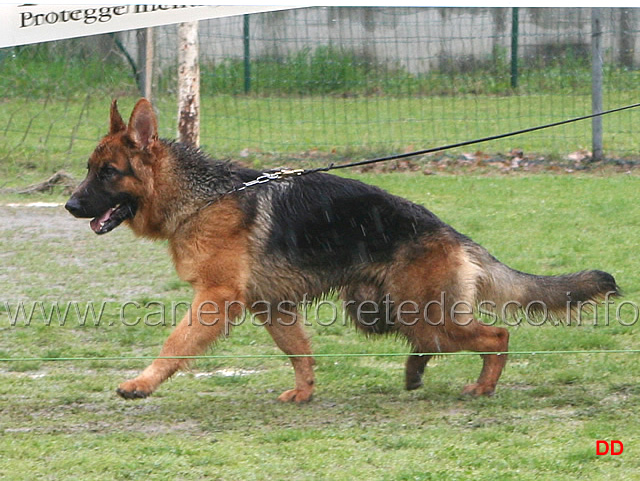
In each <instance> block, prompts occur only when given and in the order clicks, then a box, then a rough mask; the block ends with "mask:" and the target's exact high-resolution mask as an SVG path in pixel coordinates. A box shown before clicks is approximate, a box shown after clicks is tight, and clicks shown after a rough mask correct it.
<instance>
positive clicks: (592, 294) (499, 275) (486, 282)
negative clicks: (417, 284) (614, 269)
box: [465, 244, 621, 317]
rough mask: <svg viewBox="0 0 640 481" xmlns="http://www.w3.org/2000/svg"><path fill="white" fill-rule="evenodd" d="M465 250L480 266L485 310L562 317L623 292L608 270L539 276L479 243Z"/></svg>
mask: <svg viewBox="0 0 640 481" xmlns="http://www.w3.org/2000/svg"><path fill="white" fill-rule="evenodd" d="M465 250H466V252H467V255H468V259H469V260H470V261H471V262H472V263H474V264H475V265H476V267H477V269H476V272H477V273H478V276H477V278H476V303H477V304H478V305H479V307H480V308H481V309H482V310H484V311H485V312H494V313H496V314H498V315H499V316H501V317H509V316H513V315H515V313H516V312H517V311H525V313H526V314H527V315H533V316H549V317H559V316H562V315H566V314H567V313H571V312H574V311H576V310H578V309H582V307H583V306H587V307H593V306H595V303H596V302H597V301H599V300H602V299H608V298H611V297H616V296H619V295H621V292H620V289H619V287H618V285H617V283H616V281H615V279H614V277H613V276H612V275H611V274H609V273H608V272H603V271H599V270H587V271H581V272H576V273H573V274H564V275H557V276H539V275H534V274H527V273H525V272H521V271H518V270H515V269H512V268H510V267H509V266H507V265H505V264H503V263H502V262H500V261H499V260H498V259H496V258H495V257H493V256H492V255H491V254H490V253H489V252H487V251H486V250H485V249H484V248H483V247H482V246H479V245H477V244H473V245H467V246H466V249H465Z"/></svg>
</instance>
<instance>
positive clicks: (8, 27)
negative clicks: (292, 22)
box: [0, 4, 292, 48]
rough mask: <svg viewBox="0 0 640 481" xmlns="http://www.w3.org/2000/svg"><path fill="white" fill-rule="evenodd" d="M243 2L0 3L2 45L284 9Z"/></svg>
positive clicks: (0, 45) (0, 44)
mask: <svg viewBox="0 0 640 481" xmlns="http://www.w3.org/2000/svg"><path fill="white" fill-rule="evenodd" d="M287 8H292V7H282V6H280V7H276V6H244V5H217V6H214V5H207V6H196V5H194V6H190V5H107V6H98V5H91V6H83V5H33V4H31V5H30V4H26V5H6V4H5V5H0V26H1V27H2V28H1V29H0V48H2V47H11V46H13V45H25V44H28V43H37V42H47V41H49V40H61V39H64V38H73V37H84V36H87V35H97V34H99V33H109V32H118V31H121V30H131V29H136V28H144V27H156V26H158V25H168V24H172V23H181V22H193V21H195V20H203V19H207V18H217V17H229V16H231V15H242V14H245V13H258V12H268V11H273V10H284V9H287Z"/></svg>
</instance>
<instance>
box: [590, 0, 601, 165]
mask: <svg viewBox="0 0 640 481" xmlns="http://www.w3.org/2000/svg"><path fill="white" fill-rule="evenodd" d="M602 109H603V106H602V10H601V9H600V8H592V9H591V113H594V114H596V113H600V112H602ZM591 151H592V160H594V161H596V160H602V154H603V148H602V117H594V118H593V119H591Z"/></svg>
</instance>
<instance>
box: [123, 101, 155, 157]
mask: <svg viewBox="0 0 640 481" xmlns="http://www.w3.org/2000/svg"><path fill="white" fill-rule="evenodd" d="M127 133H128V134H129V137H130V138H131V140H133V142H134V143H135V144H136V146H138V148H141V149H146V148H147V147H149V145H151V144H152V143H153V142H154V141H156V140H157V139H158V121H157V120H156V114H155V113H154V112H153V107H152V106H151V102H149V101H148V100H147V99H140V100H138V103H137V104H136V106H135V107H134V108H133V112H132V113H131V118H130V119H129V126H128V127H127Z"/></svg>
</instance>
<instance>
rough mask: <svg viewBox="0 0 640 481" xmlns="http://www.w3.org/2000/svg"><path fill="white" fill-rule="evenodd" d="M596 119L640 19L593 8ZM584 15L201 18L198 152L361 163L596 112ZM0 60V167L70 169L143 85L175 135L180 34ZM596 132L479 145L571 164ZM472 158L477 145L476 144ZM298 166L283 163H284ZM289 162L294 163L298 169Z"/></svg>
mask: <svg viewBox="0 0 640 481" xmlns="http://www.w3.org/2000/svg"><path fill="white" fill-rule="evenodd" d="M597 13H598V14H599V15H600V16H601V19H602V22H601V28H602V32H601V35H600V37H599V38H600V39H601V43H602V50H601V56H602V60H603V70H602V71H603V83H602V87H601V92H602V96H603V106H604V108H605V109H609V108H615V107H619V106H622V105H628V104H632V103H635V102H637V101H638V98H639V97H640V96H639V95H638V85H639V82H638V80H640V71H639V70H638V67H640V49H638V48H636V44H637V40H638V36H639V35H638V33H639V21H638V12H637V11H636V10H635V9H629V8H607V9H598V10H597ZM593 15H594V10H592V9H589V8H553V9H547V8H519V9H517V8H516V9H512V8H432V7H425V8H373V7H370V8H359V7H358V8H356V7H322V8H320V7H314V8H303V9H293V10H286V11H281V12H271V13H262V14H254V15H250V16H244V17H242V16H237V17H229V18H223V19H213V20H207V21H201V22H200V24H199V41H200V68H201V96H202V108H201V114H202V119H201V142H202V144H203V147H204V148H205V149H206V150H207V151H209V152H211V153H212V154H214V155H217V156H230V157H236V158H237V157H243V158H249V159H251V158H266V157H274V158H276V159H278V160H280V159H285V158H286V159H287V160H288V161H292V160H295V159H311V160H313V159H314V158H316V157H319V156H323V155H334V156H341V157H356V158H357V157H366V156H370V155H378V154H380V155H386V154H389V153H393V152H402V151H407V150H413V149H422V148H428V147H432V146H435V145H440V144H448V143H455V142H460V141H464V140H467V139H470V138H475V137H485V136H491V135H495V134H499V133H502V132H507V131H511V130H518V129H525V128H527V127H531V126H535V125H541V124H544V123H547V122H554V121H559V120H563V119H565V118H570V117H576V116H581V115H585V114H589V113H591V102H592V58H593V54H592V50H591V48H592V39H593V35H592V34H593V31H592V20H593V18H592V17H593ZM150 35H152V42H151V43H152V45H153V52H154V53H153V59H152V60H153V67H152V70H151V71H150V72H145V71H144V69H143V65H145V64H146V65H149V64H148V63H146V62H145V60H146V59H145V55H146V51H145V48H144V46H145V45H146V44H147V43H146V39H145V37H144V32H141V31H128V32H118V33H115V34H107V35H98V36H93V37H85V38H80V39H71V40H62V41H56V42H47V43H42V44H36V45H28V46H20V47H12V48H6V49H1V50H0V92H2V93H1V94H0V95H1V100H0V139H2V141H1V142H0V172H2V173H3V174H4V175H3V177H7V178H11V177H15V176H19V175H20V174H19V172H24V171H25V170H27V171H29V170H31V171H56V170H60V169H68V170H72V171H73V170H74V169H79V168H83V167H84V163H85V159H86V156H87V154H88V153H89V152H90V151H91V149H92V147H93V145H94V143H95V141H96V140H97V139H98V138H100V136H101V135H103V134H104V131H105V129H106V116H107V111H108V104H109V101H110V99H111V98H112V97H118V98H120V99H121V100H120V103H121V105H122V106H123V109H122V110H127V108H128V107H129V106H131V105H133V102H134V101H135V99H136V97H137V96H138V95H139V94H140V91H139V88H140V86H141V85H142V84H143V79H144V76H145V75H151V79H152V82H151V85H152V93H151V95H152V97H153V100H154V102H155V105H156V108H157V110H158V113H159V116H160V123H161V134H162V135H163V136H165V137H175V136H176V121H177V107H176V105H177V99H176V89H177V50H178V41H177V26H175V25H172V26H166V27H157V28H154V29H153V30H151V33H150ZM639 121H640V113H638V112H634V111H630V112H623V113H617V114H615V115H612V116H609V117H607V118H606V119H604V121H603V124H604V126H603V131H604V152H605V156H607V157H618V158H624V157H634V156H635V152H636V151H637V150H638V147H639V144H640V136H638V134H637V133H636V129H635V128H634V126H635V125H637V124H638V123H639ZM591 142H592V138H591V128H590V124H589V123H585V122H582V123H578V124H572V125H566V126H562V127H558V128H555V129H554V130H553V131H544V132H538V133H530V134H527V135H525V136H519V137H518V138H515V139H508V140H501V141H495V142H491V143H487V144H483V145H480V146H478V147H477V149H478V150H482V151H483V152H485V153H487V154H489V155H499V154H504V153H508V152H511V151H513V150H514V149H515V150H519V151H523V152H525V153H527V154H531V155H539V156H543V157H552V158H558V159H561V160H562V159H568V156H570V154H572V153H574V152H576V151H580V150H584V151H587V150H590V149H591ZM474 150H475V148H474ZM290 163H291V162H290ZM293 165H294V166H295V163H294V164H293Z"/></svg>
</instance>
